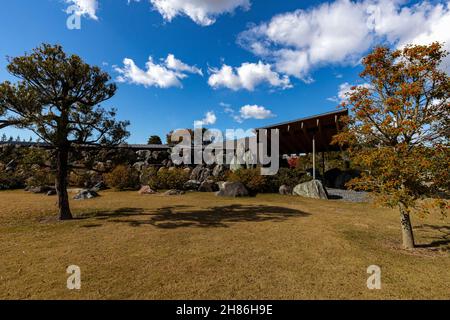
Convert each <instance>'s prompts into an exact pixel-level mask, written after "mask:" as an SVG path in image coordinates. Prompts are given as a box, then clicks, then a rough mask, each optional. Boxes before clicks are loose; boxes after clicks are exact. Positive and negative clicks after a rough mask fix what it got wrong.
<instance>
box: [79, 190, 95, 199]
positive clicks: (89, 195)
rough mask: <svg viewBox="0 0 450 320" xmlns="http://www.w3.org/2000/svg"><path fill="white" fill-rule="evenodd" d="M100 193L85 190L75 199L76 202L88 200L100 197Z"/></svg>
mask: <svg viewBox="0 0 450 320" xmlns="http://www.w3.org/2000/svg"><path fill="white" fill-rule="evenodd" d="M98 196H99V195H98V193H97V192H95V191H93V190H88V189H84V190H81V191H80V192H79V193H78V194H76V195H75V196H74V197H73V199H74V200H88V199H93V198H96V197H98Z"/></svg>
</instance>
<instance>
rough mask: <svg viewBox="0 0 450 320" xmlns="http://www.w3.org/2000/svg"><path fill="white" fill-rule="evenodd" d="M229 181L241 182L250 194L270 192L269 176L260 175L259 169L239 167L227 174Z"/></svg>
mask: <svg viewBox="0 0 450 320" xmlns="http://www.w3.org/2000/svg"><path fill="white" fill-rule="evenodd" d="M228 180H229V181H233V182H241V183H242V184H243V185H244V186H245V187H246V188H247V190H248V191H249V192H250V194H253V195H255V194H257V193H264V192H271V191H272V190H271V187H270V184H269V178H268V177H267V176H263V175H261V170H260V169H259V168H256V169H239V170H236V171H234V172H231V173H230V175H229V176H228Z"/></svg>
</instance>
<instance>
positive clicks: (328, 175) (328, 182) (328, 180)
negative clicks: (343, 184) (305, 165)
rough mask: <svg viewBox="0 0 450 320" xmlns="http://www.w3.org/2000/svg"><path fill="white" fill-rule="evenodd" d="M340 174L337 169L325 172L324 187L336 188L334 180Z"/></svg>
mask: <svg viewBox="0 0 450 320" xmlns="http://www.w3.org/2000/svg"><path fill="white" fill-rule="evenodd" d="M341 174H342V170H341V169H339V168H333V169H330V170H328V171H326V172H325V174H324V177H323V178H324V180H325V186H326V187H328V188H336V179H337V178H338V177H339V176H340V175H341Z"/></svg>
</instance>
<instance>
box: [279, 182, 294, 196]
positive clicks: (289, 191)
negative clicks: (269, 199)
mask: <svg viewBox="0 0 450 320" xmlns="http://www.w3.org/2000/svg"><path fill="white" fill-rule="evenodd" d="M279 192H280V194H282V195H285V196H287V195H292V187H290V186H288V185H285V184H283V185H282V186H281V187H280V189H279Z"/></svg>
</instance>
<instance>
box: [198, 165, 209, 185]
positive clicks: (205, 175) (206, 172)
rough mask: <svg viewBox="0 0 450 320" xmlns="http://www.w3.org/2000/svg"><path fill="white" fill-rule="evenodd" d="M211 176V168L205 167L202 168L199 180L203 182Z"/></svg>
mask: <svg viewBox="0 0 450 320" xmlns="http://www.w3.org/2000/svg"><path fill="white" fill-rule="evenodd" d="M210 177H211V169H209V168H205V169H203V170H202V173H201V174H200V177H199V180H198V181H200V182H204V181H206V180H208V179H209V178H210Z"/></svg>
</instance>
